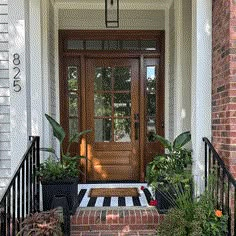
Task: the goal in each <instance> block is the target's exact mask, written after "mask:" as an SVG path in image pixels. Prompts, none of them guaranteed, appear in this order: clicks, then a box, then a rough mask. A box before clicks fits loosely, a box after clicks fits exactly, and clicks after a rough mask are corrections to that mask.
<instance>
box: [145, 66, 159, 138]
mask: <svg viewBox="0 0 236 236" xmlns="http://www.w3.org/2000/svg"><path fill="white" fill-rule="evenodd" d="M156 74H157V73H156V66H147V67H146V116H147V126H146V130H147V140H148V141H149V142H153V141H155V138H154V134H156V132H157V130H156V114H157V104H156V83H157V79H156Z"/></svg>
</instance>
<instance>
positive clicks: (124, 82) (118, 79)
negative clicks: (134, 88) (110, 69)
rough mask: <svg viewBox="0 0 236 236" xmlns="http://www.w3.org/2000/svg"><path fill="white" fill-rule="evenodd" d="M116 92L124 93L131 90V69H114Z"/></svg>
mask: <svg viewBox="0 0 236 236" xmlns="http://www.w3.org/2000/svg"><path fill="white" fill-rule="evenodd" d="M114 79H115V81H114V90H116V91H124V90H126V91H127V90H130V88H131V69H130V68H129V67H116V68H115V69H114Z"/></svg>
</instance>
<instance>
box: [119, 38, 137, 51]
mask: <svg viewBox="0 0 236 236" xmlns="http://www.w3.org/2000/svg"><path fill="white" fill-rule="evenodd" d="M123 49H125V50H139V49H140V48H139V41H137V40H124V41H123Z"/></svg>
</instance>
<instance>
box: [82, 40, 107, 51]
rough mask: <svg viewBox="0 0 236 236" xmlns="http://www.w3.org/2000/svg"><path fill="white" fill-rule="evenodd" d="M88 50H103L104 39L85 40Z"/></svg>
mask: <svg viewBox="0 0 236 236" xmlns="http://www.w3.org/2000/svg"><path fill="white" fill-rule="evenodd" d="M85 44H86V49H87V50H102V49H103V48H102V44H103V41H101V40H88V41H86V42H85Z"/></svg>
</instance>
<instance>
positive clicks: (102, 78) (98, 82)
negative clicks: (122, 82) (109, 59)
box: [94, 67, 112, 91]
mask: <svg viewBox="0 0 236 236" xmlns="http://www.w3.org/2000/svg"><path fill="white" fill-rule="evenodd" d="M111 71H112V70H111V68H110V67H108V68H103V67H97V68H96V70H95V81H94V89H95V90H102V91H107V90H111V89H112V82H111Z"/></svg>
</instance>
